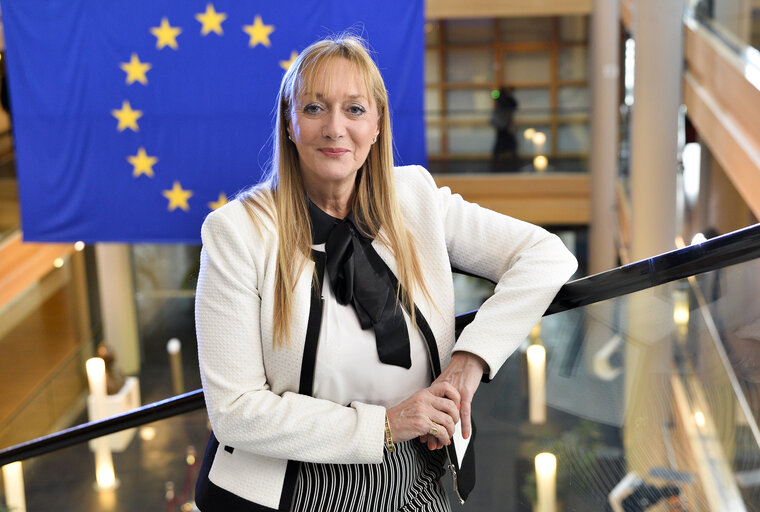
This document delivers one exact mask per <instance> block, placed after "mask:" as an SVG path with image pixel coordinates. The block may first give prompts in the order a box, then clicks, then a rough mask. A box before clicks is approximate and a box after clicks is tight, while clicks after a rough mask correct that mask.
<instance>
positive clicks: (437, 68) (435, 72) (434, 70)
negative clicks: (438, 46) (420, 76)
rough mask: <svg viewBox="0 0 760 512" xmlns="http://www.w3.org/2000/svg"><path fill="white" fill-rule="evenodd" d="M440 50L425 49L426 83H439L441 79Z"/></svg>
mask: <svg viewBox="0 0 760 512" xmlns="http://www.w3.org/2000/svg"><path fill="white" fill-rule="evenodd" d="M439 55H440V53H439V50H425V83H426V84H437V83H439V82H440V80H441V60H440V58H439Z"/></svg>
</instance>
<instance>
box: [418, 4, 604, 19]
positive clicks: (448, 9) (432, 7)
mask: <svg viewBox="0 0 760 512" xmlns="http://www.w3.org/2000/svg"><path fill="white" fill-rule="evenodd" d="M591 3H592V0H532V1H531V2H526V1H524V0H468V1H467V2H462V1H461V0H426V1H425V18H426V19H428V20H437V19H442V18H509V17H517V16H569V15H585V14H590V13H591Z"/></svg>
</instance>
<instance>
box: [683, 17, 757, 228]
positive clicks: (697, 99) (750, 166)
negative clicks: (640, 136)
mask: <svg viewBox="0 0 760 512" xmlns="http://www.w3.org/2000/svg"><path fill="white" fill-rule="evenodd" d="M684 36H685V41H684V51H685V54H686V62H687V66H688V71H687V72H686V73H684V81H683V98H684V104H685V105H686V111H687V114H688V116H689V119H690V120H691V122H692V123H693V124H694V126H695V127H696V128H697V131H698V132H699V134H700V136H701V137H702V139H703V140H704V141H705V143H706V144H707V146H708V147H709V148H710V151H711V152H712V154H713V156H714V157H715V159H716V160H717V161H718V162H719V163H720V165H721V167H722V168H723V169H724V170H725V173H726V175H727V176H728V177H729V179H730V180H731V182H732V183H733V185H734V187H736V190H737V191H738V192H739V193H740V194H741V196H742V198H743V199H744V201H745V202H746V203H747V205H748V206H749V208H750V209H751V210H752V213H753V214H754V215H755V216H756V217H760V131H758V130H757V113H758V112H760V91H758V89H757V87H756V86H755V85H754V84H752V83H751V82H750V81H749V80H748V78H747V77H746V76H745V73H744V70H743V67H742V63H741V62H740V61H739V60H738V58H737V57H736V56H735V55H733V54H732V53H731V52H730V51H729V50H728V49H727V48H725V46H724V44H723V43H722V42H720V41H718V40H717V39H716V38H715V37H714V36H713V35H712V34H710V33H708V32H707V31H706V30H703V29H701V28H699V27H697V26H696V25H692V24H690V23H687V24H686V26H685V29H684Z"/></svg>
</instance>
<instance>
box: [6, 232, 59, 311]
mask: <svg viewBox="0 0 760 512" xmlns="http://www.w3.org/2000/svg"><path fill="white" fill-rule="evenodd" d="M73 251H74V247H73V246H72V245H71V244H36V243H26V242H22V241H21V232H19V231H17V232H16V233H14V234H13V235H10V236H9V237H8V238H7V239H4V240H3V242H2V244H0V269H2V272H1V273H0V310H2V309H3V307H5V306H6V305H7V304H9V303H10V302H11V301H12V300H13V299H14V298H16V297H17V296H19V295H20V294H21V293H23V292H24V290H26V289H27V288H29V287H30V286H32V285H33V284H34V283H36V282H37V281H38V280H39V279H41V278H42V277H43V276H45V275H46V274H47V273H48V272H50V271H51V270H53V269H54V268H55V267H54V266H53V262H54V261H55V260H56V258H66V257H67V256H69V255H70V254H71V253H72V252H73Z"/></svg>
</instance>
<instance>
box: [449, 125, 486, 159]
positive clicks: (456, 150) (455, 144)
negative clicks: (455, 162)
mask: <svg viewBox="0 0 760 512" xmlns="http://www.w3.org/2000/svg"><path fill="white" fill-rule="evenodd" d="M494 137H495V135H494V131H493V128H491V127H490V126H450V127H449V130H448V140H449V153H451V154H490V153H491V151H492V150H493V142H494Z"/></svg>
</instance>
